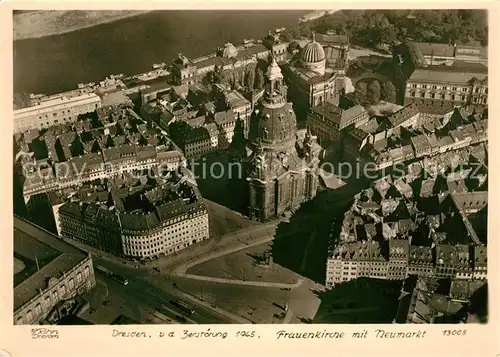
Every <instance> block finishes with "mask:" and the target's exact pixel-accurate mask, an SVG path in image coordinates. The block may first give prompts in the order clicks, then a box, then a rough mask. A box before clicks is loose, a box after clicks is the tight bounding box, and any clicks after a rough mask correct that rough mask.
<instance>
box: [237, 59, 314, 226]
mask: <svg viewBox="0 0 500 357" xmlns="http://www.w3.org/2000/svg"><path fill="white" fill-rule="evenodd" d="M283 79H284V78H283V74H282V73H281V69H280V67H279V65H278V64H277V62H276V59H275V58H274V57H273V59H272V63H271V64H270V66H269V67H268V69H267V72H266V78H265V93H264V96H263V97H262V99H261V102H259V103H258V104H257V105H256V107H255V109H254V111H253V113H252V116H251V118H250V124H249V126H250V127H249V132H248V141H247V143H246V147H245V148H244V150H243V151H244V152H240V153H239V155H235V156H233V157H238V161H240V160H241V161H242V162H243V163H244V164H245V171H246V172H245V173H246V184H245V186H246V189H247V192H248V214H249V216H250V218H251V219H254V220H258V221H267V220H269V219H272V218H275V217H278V216H280V215H282V214H284V213H285V212H287V211H293V210H295V209H297V208H298V207H299V206H300V204H301V203H302V202H304V201H307V200H309V199H311V198H313V197H315V195H316V189H317V186H318V162H319V158H318V157H319V154H320V152H321V147H320V146H319V145H318V144H317V143H316V139H315V138H314V137H312V136H311V135H310V133H309V132H308V133H307V135H305V137H304V138H302V139H299V135H298V133H297V127H296V117H295V113H294V111H293V108H292V103H290V102H287V100H286V98H287V86H286V85H285V84H284V81H283Z"/></svg>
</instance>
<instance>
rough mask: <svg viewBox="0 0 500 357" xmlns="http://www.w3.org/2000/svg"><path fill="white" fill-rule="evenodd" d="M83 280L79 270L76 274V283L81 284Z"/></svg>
mask: <svg viewBox="0 0 500 357" xmlns="http://www.w3.org/2000/svg"><path fill="white" fill-rule="evenodd" d="M81 282H82V273H80V272H78V274H76V283H77V284H80V283H81Z"/></svg>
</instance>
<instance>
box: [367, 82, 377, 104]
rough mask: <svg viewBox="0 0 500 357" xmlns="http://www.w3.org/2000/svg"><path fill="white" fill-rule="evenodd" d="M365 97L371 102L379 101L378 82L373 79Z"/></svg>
mask: <svg viewBox="0 0 500 357" xmlns="http://www.w3.org/2000/svg"><path fill="white" fill-rule="evenodd" d="M367 97H368V100H369V102H370V103H371V104H377V103H378V102H379V101H380V83H379V82H378V81H377V80H374V81H372V82H371V83H370V85H369V86H368V91H367Z"/></svg>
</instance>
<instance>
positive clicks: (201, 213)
mask: <svg viewBox="0 0 500 357" xmlns="http://www.w3.org/2000/svg"><path fill="white" fill-rule="evenodd" d="M122 191H123V190H122ZM110 200H111V201H112V204H109V201H110ZM107 201H108V202H100V203H96V202H86V203H85V202H81V201H80V202H67V203H66V204H64V205H63V206H62V207H60V208H59V219H60V227H61V235H62V236H63V237H66V238H70V239H75V240H77V241H79V242H81V243H84V244H87V245H90V246H92V247H95V248H98V249H101V250H104V251H106V252H109V253H111V254H114V255H116V256H123V257H128V258H132V259H140V260H144V259H156V258H159V257H161V256H164V255H169V254H173V253H175V252H178V251H180V250H182V249H185V248H187V247H189V246H190V245H192V244H195V243H199V242H201V241H204V240H206V239H208V238H209V225H208V212H207V209H206V207H205V204H204V201H203V198H202V197H201V195H200V193H199V191H198V189H197V187H196V186H194V185H192V184H191V183H189V181H188V179H186V178H181V179H180V180H179V181H177V182H175V183H173V182H167V183H164V184H161V185H159V186H156V187H153V188H146V187H145V188H144V189H142V190H141V191H137V190H136V192H133V193H130V192H129V191H128V189H127V190H125V191H124V192H120V191H119V190H117V189H115V188H112V189H111V191H110V199H109V200H107ZM125 201H127V202H128V204H127V205H126V206H125V205H124V202H125ZM131 202H135V206H133V207H131V205H132V203H131Z"/></svg>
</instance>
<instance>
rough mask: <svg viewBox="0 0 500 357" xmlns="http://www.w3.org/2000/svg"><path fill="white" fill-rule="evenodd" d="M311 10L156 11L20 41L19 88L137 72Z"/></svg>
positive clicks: (55, 86)
mask: <svg viewBox="0 0 500 357" xmlns="http://www.w3.org/2000/svg"><path fill="white" fill-rule="evenodd" d="M308 12H309V11H306V10H296V11H279V10H251V11H234V10H227V11H215V10H210V11H206V10H205V11H180V10H175V11H154V12H149V13H145V14H142V15H138V16H135V17H130V18H126V19H121V20H117V21H114V22H111V23H105V24H100V25H96V26H93V27H88V28H83V29H80V30H76V31H73V32H69V33H65V34H60V35H53V36H46V37H41V38H36V39H26V40H17V41H14V92H28V93H45V94H52V93H57V92H61V91H64V90H69V89H73V88H75V87H76V85H77V84H78V83H87V82H91V81H98V80H101V79H103V78H104V77H105V76H107V75H109V74H118V73H123V74H125V75H131V74H135V73H139V72H143V71H146V70H148V69H150V68H151V66H152V64H153V63H160V62H170V61H171V60H172V58H173V57H174V56H175V55H176V54H177V53H179V52H182V53H184V54H185V55H187V56H188V57H197V56H201V55H205V54H208V53H210V52H213V51H214V50H215V48H216V47H217V46H220V45H222V44H224V43H225V42H227V41H230V42H233V43H234V44H238V43H241V42H242V41H243V39H245V38H261V37H263V36H264V35H265V34H266V33H267V32H268V31H269V30H271V29H275V28H277V27H282V26H283V27H290V26H293V25H295V24H296V23H297V21H298V19H299V17H300V16H302V15H304V14H305V13H308Z"/></svg>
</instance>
